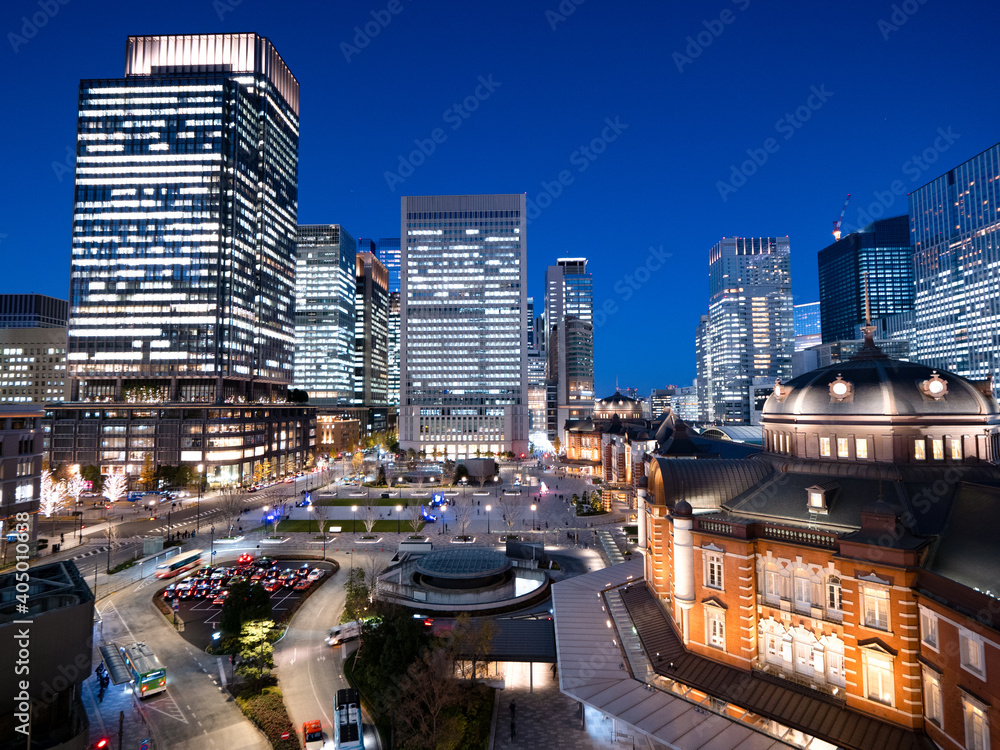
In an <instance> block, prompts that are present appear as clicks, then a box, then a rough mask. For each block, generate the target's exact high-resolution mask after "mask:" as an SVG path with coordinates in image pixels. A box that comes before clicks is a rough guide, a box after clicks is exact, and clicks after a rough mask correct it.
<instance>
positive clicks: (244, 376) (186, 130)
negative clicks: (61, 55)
mask: <svg viewBox="0 0 1000 750" xmlns="http://www.w3.org/2000/svg"><path fill="white" fill-rule="evenodd" d="M298 107H299V85H298V81H296V79H295V77H294V76H293V75H292V73H291V72H290V71H289V69H288V67H287V66H286V65H285V63H284V61H283V60H282V58H281V56H280V55H279V54H278V52H277V50H276V49H275V48H274V46H273V45H272V44H271V42H270V41H269V40H268V39H266V38H264V37H261V36H258V35H256V34H185V35H175V36H130V37H129V38H128V42H127V45H126V56H125V76H124V77H123V78H118V79H97V80H84V81H81V83H80V89H79V106H78V122H77V152H76V168H75V170H76V171H75V192H74V206H73V240H72V263H71V278H70V300H69V306H70V320H69V344H68V347H67V348H68V360H69V368H70V370H69V374H70V378H71V381H72V388H73V393H72V397H73V399H74V401H77V402H80V403H84V404H86V406H84V407H81V408H82V409H83V410H84V411H93V406H92V404H93V402H118V403H130V404H145V405H148V404H151V403H156V404H174V405H176V409H177V412H178V413H176V414H175V413H173V412H172V411H170V409H168V408H166V407H163V408H160V407H157V408H156V409H139V410H138V411H141V412H143V414H144V415H145V413H146V412H149V414H150V415H152V416H148V415H145V416H140V417H136V418H137V419H138V420H139V421H140V422H141V423H142V428H143V430H144V431H145V432H144V434H142V435H138V434H137V435H136V436H135V438H134V439H133V438H131V437H130V436H128V435H127V434H125V435H122V436H120V438H119V437H118V436H116V437H115V441H116V442H115V450H110V449H109V450H107V451H102V452H101V457H100V458H96V452H95V451H93V450H91V448H90V447H88V448H86V449H85V450H84V453H86V454H87V456H88V458H90V459H92V460H86V461H85V459H81V458H80V457H79V456H77V457H76V459H77V460H76V461H75V462H77V463H83V462H87V463H91V462H93V461H99V462H101V464H102V466H104V467H106V468H107V469H108V470H114V469H117V468H123V467H124V468H126V470H129V471H132V472H133V473H137V472H138V466H139V465H141V463H142V461H143V460H144V456H146V455H150V456H151V457H152V459H153V461H154V463H155V465H157V466H159V465H163V464H167V465H175V464H177V463H185V464H204V471H205V472H206V475H207V477H208V478H209V479H212V480H213V481H226V482H229V481H240V480H241V478H243V477H246V475H247V473H249V472H252V471H253V468H254V466H255V465H259V464H267V465H268V466H270V467H271V468H272V469H273V470H274V472H275V473H282V472H284V471H286V470H287V469H288V468H289V462H290V463H291V464H292V465H301V464H302V463H303V462H304V460H305V456H306V453H307V452H308V445H303V444H301V442H300V439H299V436H300V435H301V430H300V427H302V423H303V422H308V415H307V410H306V409H304V408H296V409H288V413H284V410H282V409H274V410H273V411H271V412H270V413H268V410H266V409H253V408H247V409H246V410H245V411H244V410H239V409H237V410H234V409H232V408H229V409H227V410H226V411H227V412H232V413H230V414H229V419H230V423H231V426H232V427H237V430H236V432H238V433H239V435H238V437H236V438H233V437H227V438H225V439H224V440H223V439H220V438H216V437H210V438H205V439H204V440H202V439H201V438H198V439H197V440H194V439H191V440H190V441H188V442H189V446H188V449H187V450H179V447H178V438H177V435H178V429H179V428H178V425H177V424H170V425H168V427H169V429H167V427H164V430H163V431H161V430H160V429H159V422H166V421H170V420H172V419H180V420H181V421H182V422H183V421H184V420H185V419H187V416H186V413H187V411H188V410H186V409H185V408H184V407H183V406H182V404H193V403H197V404H200V405H202V406H206V405H209V404H215V405H221V404H231V405H235V404H241V405H242V404H253V403H269V404H274V403H280V402H284V401H285V398H286V395H287V388H288V385H289V384H290V383H291V381H292V372H293V355H294V334H295V321H294V317H293V316H294V302H293V296H292V295H293V292H294V289H293V286H294V280H295V235H296V226H295V225H296V215H297V210H298V140H299V122H298V120H299V115H298ZM63 411H64V412H66V413H61V414H60V415H58V416H56V417H55V419H56V424H55V425H54V432H53V434H54V435H58V434H60V433H59V429H60V424H59V422H60V421H61V420H65V422H66V424H65V425H63V426H64V427H65V428H66V429H72V428H73V425H72V424H70V423H71V422H75V420H76V417H77V416H78V415H75V414H70V413H68V411H69V410H68V407H67V408H66V409H63ZM119 411H121V413H119ZM126 411H127V412H129V413H130V414H131V410H129V409H125V410H117V409H113V408H109V409H107V410H106V412H107V414H109V415H113V416H102V417H101V418H100V419H101V420H103V419H122V418H131V417H128V416H127V415H126V414H125V412H126ZM168 411H170V414H167V412H168ZM190 411H191V414H192V420H193V423H192V424H191V428H192V429H195V428H196V427H199V426H201V425H202V424H203V422H208V423H211V422H212V419H213V417H212V416H211V415H205V414H204V413H203V410H202V409H191V410H190ZM219 411H220V410H218V409H215V410H212V412H213V414H215V418H218V419H222V417H221V416H219ZM258 411H259V412H260V413H259V414H258V413H256V412H258ZM194 412H199V414H198V416H197V418H196V417H195V416H194ZM293 412H294V414H293ZM99 413H101V412H99ZM279 413H280V414H281V416H280V417H279ZM132 416H133V417H135V415H132ZM290 419H293V420H294V422H295V428H294V429H292V428H291V427H290V426H289V422H288V420H290ZM151 420H152V421H151ZM244 420H245V421H246V423H245V424H246V425H247V426H248V429H247V430H241V429H239V427H241V426H243V424H242V423H243V422H244ZM109 426H110V425H109ZM126 426H127V425H124V424H123V425H122V427H123V428H124V427H126ZM211 426H215V425H211ZM100 427H101V425H100V424H98V428H100ZM182 427H183V425H182ZM137 429H138V423H137ZM213 431H218V430H213V429H209V432H213ZM223 431H224V432H227V433H228V432H233V430H232V429H226V430H223ZM161 432H162V438H161ZM293 433H294V437H292V434H293ZM180 434H185V430H184V429H180ZM191 434H192V433H188V437H190V435H191ZM279 434H281V435H286V436H288V437H281V438H280V439H279V437H278V435H279ZM305 434H306V435H307V436H308V434H309V429H308V425H307V424H306V425H305ZM119 439H120V440H121V444H120V445H119V444H118V442H117V441H118V440H119ZM195 442H197V446H195V445H194V443H195ZM223 446H224V447H225V448H226V450H212V448H221V447H223ZM104 447H106V446H105V445H103V444H102V448H104ZM77 448H79V446H77ZM205 449H209V450H205ZM56 450H58V449H57V448H55V447H54V448H53V451H54V452H55V451H56ZM70 452H71V451H69V450H66V451H63V454H64V455H65V454H69V453H70ZM55 462H61V461H59V460H58V459H57V460H55Z"/></svg>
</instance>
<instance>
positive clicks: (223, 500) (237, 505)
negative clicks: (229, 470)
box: [216, 485, 246, 536]
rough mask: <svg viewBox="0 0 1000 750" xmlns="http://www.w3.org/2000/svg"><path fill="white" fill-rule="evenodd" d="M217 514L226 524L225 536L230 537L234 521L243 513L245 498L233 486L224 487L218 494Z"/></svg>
mask: <svg viewBox="0 0 1000 750" xmlns="http://www.w3.org/2000/svg"><path fill="white" fill-rule="evenodd" d="M216 507H217V508H218V509H219V512H220V513H221V514H222V520H223V521H225V524H226V535H227V536H232V533H233V527H234V526H235V525H236V520H237V519H238V518H239V517H240V514H242V513H243V508H245V507H246V498H245V497H244V496H243V494H242V493H241V492H240V491H239V488H237V487H236V486H235V485H230V486H228V487H224V488H223V489H222V491H221V492H219V501H218V503H217V505H216Z"/></svg>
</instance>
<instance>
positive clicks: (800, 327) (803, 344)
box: [792, 302, 823, 352]
mask: <svg viewBox="0 0 1000 750" xmlns="http://www.w3.org/2000/svg"><path fill="white" fill-rule="evenodd" d="M819 307H820V305H819V302H806V303H804V304H801V305H795V307H794V308H793V310H792V316H793V325H794V330H795V351H797V352H800V351H802V350H803V349H806V348H807V347H810V346H816V345H817V344H822V343H823V321H822V317H821V313H820V309H819Z"/></svg>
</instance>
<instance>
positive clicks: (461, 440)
mask: <svg viewBox="0 0 1000 750" xmlns="http://www.w3.org/2000/svg"><path fill="white" fill-rule="evenodd" d="M400 236H401V237H402V258H401V270H402V276H401V284H402V313H401V362H402V368H401V369H402V373H401V394H400V395H401V397H400V411H399V442H400V446H401V447H402V448H403V449H413V450H415V451H417V452H418V453H419V452H423V453H425V454H427V455H432V456H434V455H439V456H451V457H458V458H461V457H468V456H474V455H476V454H477V451H479V452H480V453H496V452H506V451H513V452H514V453H517V454H520V453H526V452H527V450H528V389H527V373H526V369H527V368H526V361H525V360H526V357H525V352H526V351H527V336H526V328H527V325H526V323H527V320H526V316H527V311H526V301H527V295H526V293H525V289H526V287H527V249H528V248H527V222H526V216H525V196H524V195H523V194H521V195H439V196H417V197H412V196H404V197H403V198H402V201H401V207H400Z"/></svg>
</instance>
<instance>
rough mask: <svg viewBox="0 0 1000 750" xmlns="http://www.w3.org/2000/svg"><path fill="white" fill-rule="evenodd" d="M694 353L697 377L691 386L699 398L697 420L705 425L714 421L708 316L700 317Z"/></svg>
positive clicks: (695, 334) (696, 330)
mask: <svg viewBox="0 0 1000 750" xmlns="http://www.w3.org/2000/svg"><path fill="white" fill-rule="evenodd" d="M694 353H695V366H696V368H697V377H696V378H695V379H694V382H693V383H692V384H691V387H692V388H694V389H695V392H696V395H697V398H696V399H695V405H696V406H697V407H698V416H697V418H696V419H695V420H692V421H698V422H702V423H705V424H708V423H710V422H712V421H713V419H714V417H713V413H714V412H713V411H712V350H711V347H709V345H708V316H707V315H700V316H698V326H697V327H696V328H695V332H694ZM687 406H688V409H690V408H691V402H690V399H688V401H687ZM689 414H690V412H689Z"/></svg>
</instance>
